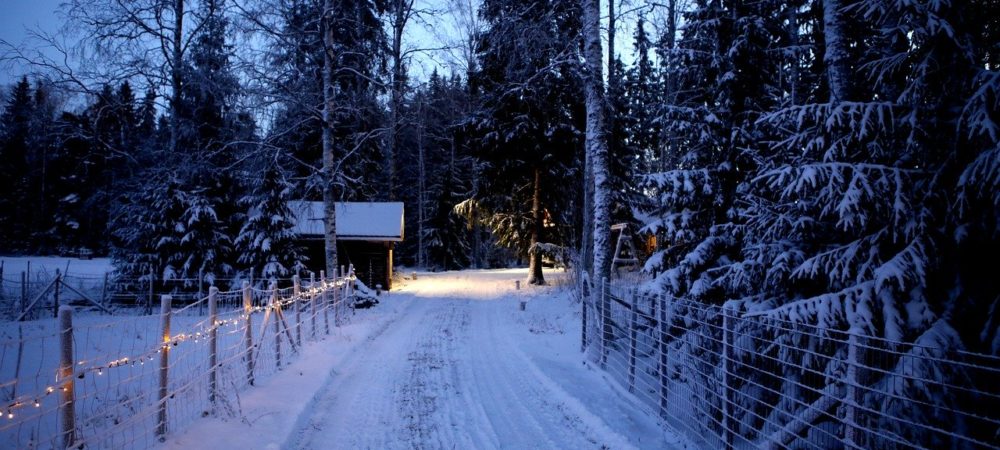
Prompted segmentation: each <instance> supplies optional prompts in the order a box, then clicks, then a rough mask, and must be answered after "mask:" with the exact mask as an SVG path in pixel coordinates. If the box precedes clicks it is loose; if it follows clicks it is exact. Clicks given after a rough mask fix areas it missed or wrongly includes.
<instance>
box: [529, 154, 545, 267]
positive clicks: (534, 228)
mask: <svg viewBox="0 0 1000 450" xmlns="http://www.w3.org/2000/svg"><path fill="white" fill-rule="evenodd" d="M531 197H532V198H531V217H532V222H533V223H532V224H531V248H532V250H534V251H532V252H531V254H529V255H528V284H537V285H542V284H545V277H544V276H543V275H542V252H540V251H537V249H536V246H537V245H538V242H539V240H540V238H541V235H542V170H541V169H540V168H538V167H535V189H534V194H533V195H532V196H531Z"/></svg>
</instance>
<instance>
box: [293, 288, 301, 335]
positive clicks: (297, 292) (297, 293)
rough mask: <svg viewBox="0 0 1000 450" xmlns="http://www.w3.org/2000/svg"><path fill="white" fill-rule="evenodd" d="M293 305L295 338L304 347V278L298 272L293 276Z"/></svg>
mask: <svg viewBox="0 0 1000 450" xmlns="http://www.w3.org/2000/svg"><path fill="white" fill-rule="evenodd" d="M292 298H293V299H294V301H293V302H292V306H293V307H294V308H295V340H296V341H298V344H299V347H302V308H301V306H302V301H301V300H302V280H301V279H300V278H299V275H298V274H295V275H293V276H292Z"/></svg>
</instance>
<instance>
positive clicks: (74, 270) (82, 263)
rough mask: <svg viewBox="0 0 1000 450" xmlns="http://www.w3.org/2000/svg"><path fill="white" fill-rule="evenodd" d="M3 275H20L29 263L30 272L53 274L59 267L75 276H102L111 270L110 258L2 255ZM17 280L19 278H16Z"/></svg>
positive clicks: (14, 276)
mask: <svg viewBox="0 0 1000 450" xmlns="http://www.w3.org/2000/svg"><path fill="white" fill-rule="evenodd" d="M0 261H2V262H3V276H4V278H6V279H8V280H14V279H15V278H17V277H20V273H21V272H25V271H27V270H28V264H29V262H30V264H31V273H32V274H38V273H44V274H51V275H55V273H56V269H59V271H60V272H62V274H63V275H70V276H77V277H88V278H90V277H103V276H104V274H105V273H107V272H111V271H112V267H111V259H109V258H94V259H78V258H69V257H62V256H30V257H27V256H25V257H3V258H0ZM18 280H20V279H19V278H18Z"/></svg>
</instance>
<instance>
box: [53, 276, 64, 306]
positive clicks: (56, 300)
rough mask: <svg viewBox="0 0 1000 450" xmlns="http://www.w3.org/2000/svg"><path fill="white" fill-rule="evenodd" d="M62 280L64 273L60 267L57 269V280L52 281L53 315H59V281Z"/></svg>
mask: <svg viewBox="0 0 1000 450" xmlns="http://www.w3.org/2000/svg"><path fill="white" fill-rule="evenodd" d="M61 281H62V275H61V274H60V273H59V269H56V281H55V282H53V283H52V289H53V290H52V299H53V300H52V317H59V283H60V282H61Z"/></svg>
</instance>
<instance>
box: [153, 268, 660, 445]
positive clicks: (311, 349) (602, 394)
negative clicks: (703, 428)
mask: <svg viewBox="0 0 1000 450" xmlns="http://www.w3.org/2000/svg"><path fill="white" fill-rule="evenodd" d="M560 275H562V274H561V273H550V274H547V275H546V276H547V278H548V279H549V280H550V281H555V282H556V284H559V281H560V280H559V276H560ZM525 276H526V272H525V270H523V269H520V270H494V271H461V272H445V273H423V272H420V273H418V277H417V280H415V281H414V280H406V281H405V282H403V283H400V285H399V288H398V289H395V290H393V291H392V292H391V293H390V294H389V295H387V296H386V295H383V297H382V298H383V301H382V304H381V305H379V306H377V307H376V310H375V311H372V312H373V314H365V315H364V316H363V317H359V318H358V319H357V320H355V321H353V323H352V325H349V326H345V327H343V328H341V329H338V330H337V331H336V334H335V336H333V337H332V338H330V339H327V340H325V341H323V342H320V343H316V344H312V345H311V346H307V347H306V348H305V349H304V352H305V353H304V354H303V357H302V358H300V359H299V360H298V361H297V362H296V363H294V364H292V365H290V366H288V367H286V368H285V369H284V370H283V372H282V373H280V374H278V375H276V376H274V377H272V378H270V379H269V380H267V381H266V382H265V383H262V384H261V385H260V386H258V387H254V388H251V389H250V390H249V391H245V392H244V393H243V394H241V397H242V398H241V399H240V402H239V403H240V412H239V414H238V416H239V417H219V418H208V419H204V420H199V421H195V423H194V424H192V425H191V426H190V427H188V429H187V430H185V431H184V432H179V431H178V432H176V433H174V434H172V435H171V437H170V438H169V439H168V441H167V442H166V444H164V446H165V447H167V448H178V449H180V448H185V449H186V448H192V446H196V447H198V448H244V449H257V448H261V449H264V448H296V449H326V448H351V449H353V448H518V449H520V448H615V449H622V448H671V447H678V446H679V444H678V441H677V438H676V437H675V436H673V435H672V434H669V433H665V432H664V431H663V429H662V428H661V427H660V425H658V424H657V423H656V421H655V420H653V419H652V418H650V417H649V416H647V415H646V414H644V413H643V412H642V411H641V410H640V408H637V407H636V406H635V405H634V404H632V403H631V400H629V399H628V398H627V397H626V396H624V395H622V394H621V393H620V391H618V390H616V389H614V388H612V386H611V385H610V384H609V383H608V382H607V381H606V380H605V379H604V378H603V377H602V375H601V373H599V372H597V371H595V370H592V369H590V368H588V366H586V365H584V364H583V363H582V360H583V358H582V355H581V353H580V350H579V348H580V317H579V312H578V309H579V308H578V307H577V306H576V305H574V304H573V303H572V302H571V301H570V299H569V294H568V292H567V291H566V288H560V287H542V288H536V287H526V288H523V289H522V290H515V289H514V285H515V284H514V282H515V280H523V279H525ZM521 299H524V300H526V301H528V304H527V310H526V311H519V308H518V303H519V300H521Z"/></svg>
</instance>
